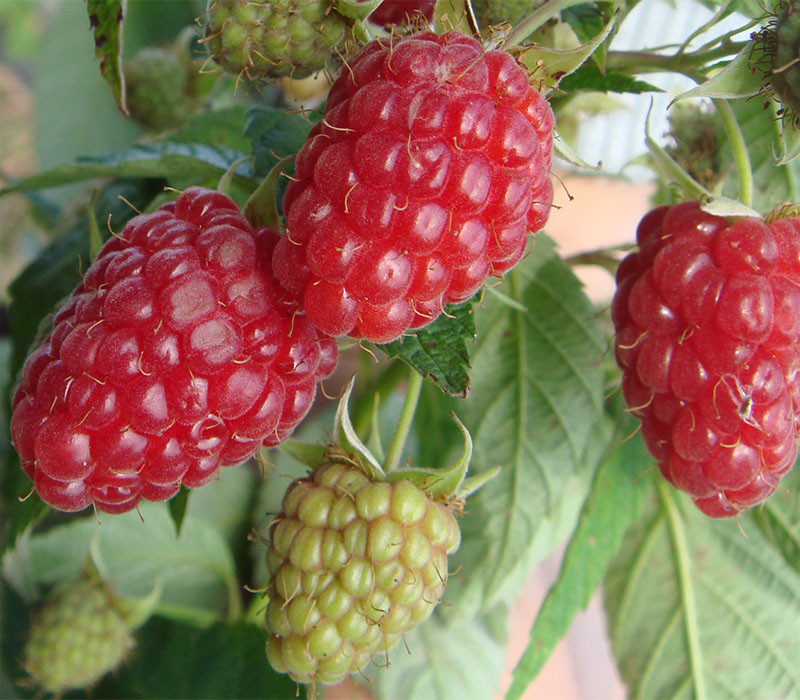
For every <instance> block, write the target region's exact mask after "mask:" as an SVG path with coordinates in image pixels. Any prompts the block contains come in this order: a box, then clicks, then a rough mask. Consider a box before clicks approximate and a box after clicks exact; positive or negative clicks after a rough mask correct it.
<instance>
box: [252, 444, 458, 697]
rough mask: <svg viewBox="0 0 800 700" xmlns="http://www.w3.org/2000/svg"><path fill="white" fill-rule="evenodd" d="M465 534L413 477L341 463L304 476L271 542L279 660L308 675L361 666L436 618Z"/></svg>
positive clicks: (273, 637) (300, 676)
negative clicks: (382, 477)
mask: <svg viewBox="0 0 800 700" xmlns="http://www.w3.org/2000/svg"><path fill="white" fill-rule="evenodd" d="M332 459H333V460H335V458H332ZM460 541H461V534H460V530H459V527H458V523H457V522H456V519H455V517H454V516H453V513H452V512H451V511H450V510H449V509H448V508H447V506H445V505H443V504H442V503H438V502H435V501H433V500H432V499H431V498H429V497H428V496H427V495H426V494H425V493H424V492H423V491H422V490H420V489H419V488H418V487H417V486H415V485H414V484H412V483H411V482H409V481H398V482H396V483H388V482H376V481H371V480H370V479H369V478H368V477H367V476H366V475H365V474H364V472H363V471H361V470H360V469H358V468H357V467H354V466H351V465H350V464H343V463H340V462H337V461H329V462H328V463H326V464H325V465H323V466H321V467H319V468H318V469H316V470H315V471H314V472H313V473H312V474H311V475H310V476H309V477H307V478H304V479H298V480H296V481H295V482H293V483H292V484H291V486H290V487H289V489H288V490H287V492H286V494H285V496H284V499H283V508H282V512H281V513H280V515H278V517H277V518H276V519H275V522H274V523H273V525H272V527H271V530H270V544H269V547H268V550H267V566H268V569H269V585H268V591H269V594H268V595H269V604H268V607H267V613H266V626H267V630H268V632H269V640H268V642H267V658H268V659H269V662H270V664H272V666H273V668H274V669H275V670H277V671H279V672H282V673H288V674H289V676H291V678H292V679H294V680H295V681H297V682H300V683H315V682H319V683H326V684H329V683H338V682H339V681H341V680H342V679H344V678H345V676H347V675H348V674H350V673H356V672H358V671H360V670H361V669H362V668H364V666H366V665H367V664H368V663H369V662H370V660H371V659H372V658H373V657H374V656H376V655H377V654H380V653H385V652H386V651H388V650H389V649H390V648H391V647H392V646H393V645H394V644H395V643H397V641H398V640H399V639H400V637H401V636H402V635H403V634H405V633H406V632H409V631H410V630H412V629H414V628H415V627H417V625H419V624H420V623H421V622H423V621H424V620H426V619H427V618H428V617H429V616H430V614H431V613H432V612H433V610H434V608H435V607H436V606H437V605H438V604H439V601H440V600H441V599H442V595H443V594H444V588H445V584H446V582H447V556H448V555H449V554H451V553H452V552H454V551H455V550H456V549H458V545H459V544H460Z"/></svg>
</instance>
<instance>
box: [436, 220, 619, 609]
mask: <svg viewBox="0 0 800 700" xmlns="http://www.w3.org/2000/svg"><path fill="white" fill-rule="evenodd" d="M501 289H502V290H503V292H504V293H505V294H507V295H508V296H510V297H512V298H513V299H515V300H516V301H517V302H519V304H521V305H522V306H524V307H525V308H526V309H527V312H523V311H520V310H517V309H514V308H511V307H509V306H508V305H507V304H505V303H503V301H502V300H500V299H498V298H496V297H495V296H493V295H486V296H485V297H484V301H483V306H482V307H481V308H480V309H479V310H476V314H477V318H476V324H477V328H478V342H477V345H476V349H475V350H474V352H473V362H472V365H473V367H472V394H471V397H470V400H469V401H466V402H464V403H463V405H460V406H459V407H458V409H457V410H458V414H459V417H461V419H462V420H463V421H464V424H465V425H466V426H467V428H469V430H470V432H471V433H472V437H473V440H474V443H475V453H474V457H473V471H479V470H481V469H487V468H490V467H493V466H495V465H499V466H501V467H502V469H501V471H500V474H499V476H497V477H496V478H495V479H493V480H492V481H491V482H490V483H489V484H487V485H486V486H485V487H484V488H483V489H481V491H479V492H478V493H477V494H476V496H475V497H473V498H472V499H470V501H469V503H470V507H469V509H468V510H469V513H470V514H471V513H472V512H473V511H476V510H479V511H480V513H481V514H482V516H483V517H482V518H480V519H479V520H477V521H476V522H475V524H474V525H473V527H474V528H475V532H474V533H473V534H474V537H475V542H474V543H473V544H472V546H471V547H470V548H469V552H467V551H465V552H464V553H463V555H462V554H461V553H460V554H459V560H460V561H462V562H463V564H464V566H465V568H470V567H471V566H473V565H474V566H476V567H479V569H480V571H481V572H482V573H481V577H480V579H481V580H480V581H477V580H476V581H475V582H474V583H473V585H474V586H476V587H480V589H481V591H482V592H481V597H482V599H483V601H484V605H491V603H492V602H494V601H495V600H498V599H500V598H502V596H503V595H504V594H505V593H506V592H508V590H509V589H510V588H512V587H513V586H515V585H517V584H518V582H519V579H520V576H524V572H525V571H527V569H526V568H525V567H526V565H527V562H528V560H529V557H530V554H531V551H532V548H533V546H534V542H535V536H536V533H537V530H538V529H539V528H540V527H541V526H543V524H544V523H545V522H546V520H547V519H548V518H549V517H550V516H552V515H554V514H555V513H556V512H557V511H558V510H559V508H560V507H561V505H562V504H561V501H562V499H563V498H564V497H565V489H566V488H567V484H568V483H569V482H570V478H571V477H572V476H573V475H574V474H575V473H576V472H578V471H580V470H581V468H583V467H585V466H586V465H590V464H596V461H594V462H593V461H592V460H591V459H588V458H587V455H586V450H587V448H588V447H590V446H591V447H592V449H597V448H598V447H599V449H600V452H601V453H602V450H603V449H604V446H605V444H606V443H604V442H603V443H600V444H599V445H598V444H597V442H598V441H599V440H600V439H601V434H602V433H600V434H598V433H595V435H594V436H592V431H593V430H594V429H595V424H596V423H597V422H598V419H599V418H600V414H601V411H602V394H603V372H602V368H601V364H602V361H603V356H604V354H605V352H606V340H605V338H604V336H603V334H602V332H601V330H600V327H599V325H598V324H597V322H596V321H595V320H594V313H595V312H594V309H593V307H592V305H591V303H590V302H589V300H588V299H587V298H586V297H585V295H584V293H583V291H582V289H581V283H580V282H579V281H578V279H577V278H576V277H575V276H574V274H573V273H572V271H571V270H570V268H569V267H568V266H567V265H566V264H565V263H564V262H563V260H561V258H559V257H558V255H557V254H556V252H555V250H554V246H553V244H552V242H551V241H550V239H548V238H547V237H546V236H544V235H542V234H540V235H539V237H538V239H537V242H536V245H535V246H534V248H533V252H532V254H531V255H530V256H529V257H528V258H527V259H526V260H525V261H524V262H523V263H522V264H521V265H518V266H517V267H516V268H515V269H514V270H513V271H512V273H511V274H510V275H509V276H508V277H507V278H506V280H505V281H504V283H503V285H502V286H501ZM438 428H439V427H438V426H435V425H431V426H430V427H429V428H428V427H427V426H426V427H425V428H423V431H424V432H423V433H422V435H432V434H436V435H441V436H442V437H443V436H444V435H445V434H446V433H440V432H438ZM434 430H436V431H437V432H433V431H434ZM606 439H607V438H606ZM448 444H452V441H449V442H448ZM594 459H595V460H597V459H599V455H598V456H597V457H595V458H594Z"/></svg>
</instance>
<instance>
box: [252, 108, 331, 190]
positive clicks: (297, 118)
mask: <svg viewBox="0 0 800 700" xmlns="http://www.w3.org/2000/svg"><path fill="white" fill-rule="evenodd" d="M319 118H320V115H318V114H316V113H308V114H306V113H300V114H298V113H297V112H287V111H286V110H285V109H278V108H276V107H260V106H258V107H252V108H251V109H250V110H249V111H248V112H247V125H246V126H245V130H244V131H245V134H246V135H247V136H248V137H249V138H250V141H251V144H252V151H253V161H254V164H253V172H254V175H256V176H257V177H265V176H266V175H267V174H268V173H269V171H270V170H272V168H273V167H275V165H276V164H277V163H278V162H279V161H280V160H282V159H284V158H288V157H289V156H293V155H294V154H295V153H297V151H299V150H300V148H301V147H302V145H303V144H304V143H305V140H306V136H307V135H308V132H309V131H310V130H311V127H312V126H313V123H314V122H316V121H319Z"/></svg>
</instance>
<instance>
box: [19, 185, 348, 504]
mask: <svg viewBox="0 0 800 700" xmlns="http://www.w3.org/2000/svg"><path fill="white" fill-rule="evenodd" d="M276 238H277V234H276V233H275V232H274V231H272V230H270V229H266V228H265V229H260V230H259V231H257V232H253V230H252V229H251V228H250V225H249V224H248V223H247V221H246V220H245V218H244V217H243V216H242V215H241V214H240V213H239V211H238V209H237V207H236V204H235V203H234V202H233V200H231V199H230V198H229V197H227V196H225V195H223V194H221V193H219V192H214V191H212V190H205V189H201V188H190V189H188V190H186V192H184V193H183V194H182V195H181V196H180V197H179V198H178V200H177V201H176V202H174V203H170V204H166V205H164V206H162V207H161V208H160V209H159V210H157V211H156V212H154V213H151V214H144V215H140V216H137V217H135V218H134V219H132V220H131V221H130V222H128V225H127V226H126V227H125V228H124V230H123V231H122V233H121V234H119V235H117V236H114V237H112V238H111V239H109V240H108V241H107V242H106V244H105V245H104V246H103V248H102V249H101V251H100V254H99V255H98V257H97V260H96V261H95V262H94V264H92V266H91V267H90V268H89V269H88V270H87V272H86V275H85V277H84V279H83V281H82V282H81V283H80V284H79V285H78V287H77V288H76V289H75V291H74V292H73V294H72V296H71V298H70V299H69V300H68V301H67V303H66V304H65V305H64V306H63V307H62V308H61V309H60V310H59V311H58V313H57V314H56V316H55V318H54V322H53V329H52V332H51V333H50V334H49V335H48V336H47V337H46V338H45V339H44V340H43V342H42V344H41V345H40V346H39V347H38V348H37V349H36V350H35V351H34V352H33V354H32V355H31V356H30V357H29V358H28V360H27V361H26V363H25V366H24V367H23V371H22V379H21V382H20V385H19V387H18V388H17V390H16V392H15V394H14V398H13V402H12V406H13V415H12V419H11V434H12V438H13V441H14V445H15V447H16V448H17V451H18V452H19V455H20V458H21V463H22V467H23V469H24V470H25V471H26V472H27V474H28V475H29V476H30V477H31V479H33V482H34V485H35V487H36V490H37V491H38V492H39V495H40V496H41V497H42V499H43V500H45V501H46V502H47V503H49V504H51V505H52V506H54V507H55V508H58V509H60V510H68V511H75V510H81V509H82V508H85V507H86V506H87V505H89V503H94V504H95V506H96V507H97V508H99V509H100V510H103V511H106V512H110V513H119V512H124V511H127V510H130V509H131V508H133V507H135V505H136V504H137V503H138V502H139V500H140V499H141V498H145V499H147V500H151V501H159V500H166V499H168V498H170V497H171V496H173V495H174V494H175V493H176V492H177V490H178V489H179V488H180V485H181V483H183V484H185V485H186V486H189V487H193V488H194V487H198V486H202V485H203V484H205V483H207V482H208V481H210V480H211V479H212V478H213V477H214V475H215V474H216V471H217V469H218V467H219V466H220V465H232V464H238V463H240V462H242V461H244V460H245V459H247V458H248V457H250V456H251V455H252V454H253V453H254V452H255V451H256V450H257V449H258V448H259V447H260V446H261V444H262V443H263V444H266V445H275V444H277V443H279V442H280V441H281V440H283V439H284V438H285V437H286V436H287V435H289V434H290V433H291V432H292V430H293V429H294V427H295V426H296V425H297V424H298V423H299V421H300V420H301V419H302V418H303V416H304V415H305V413H306V412H307V411H308V409H309V408H310V406H311V403H312V401H313V399H314V394H315V391H316V383H317V381H318V380H319V379H321V378H323V377H325V376H327V374H329V373H330V372H331V371H332V369H333V366H334V365H335V362H336V345H335V343H334V341H333V340H332V339H330V338H322V337H320V335H319V334H318V332H317V331H316V330H315V329H314V328H313V327H312V326H311V325H310V324H309V323H308V322H307V321H306V319H305V317H304V316H303V314H302V312H301V311H300V310H299V309H298V308H297V305H296V304H295V303H293V302H290V301H288V300H286V299H285V298H284V297H285V296H286V295H285V293H284V292H282V291H281V290H280V287H279V286H278V285H277V284H276V283H275V281H274V279H273V278H272V274H271V272H270V270H269V262H268V260H269V256H270V251H271V250H272V248H273V246H274V244H275V239H276Z"/></svg>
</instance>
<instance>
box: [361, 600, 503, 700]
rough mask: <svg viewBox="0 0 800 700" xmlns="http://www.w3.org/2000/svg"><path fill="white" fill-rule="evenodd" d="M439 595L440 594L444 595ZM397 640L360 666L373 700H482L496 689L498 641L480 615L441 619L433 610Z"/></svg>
mask: <svg viewBox="0 0 800 700" xmlns="http://www.w3.org/2000/svg"><path fill="white" fill-rule="evenodd" d="M446 597H447V596H446V595H445V600H446ZM404 637H405V640H406V645H407V647H408V650H409V651H410V653H407V652H406V650H405V649H404V648H403V646H402V645H399V646H397V647H395V648H394V649H393V650H391V651H389V654H388V661H389V664H388V665H386V658H385V657H384V656H383V655H381V656H379V657H378V658H376V659H375V661H373V663H372V665H370V666H369V667H368V668H367V670H366V675H367V677H368V678H369V680H370V681H371V682H370V685H369V688H370V690H371V691H372V692H373V693H375V695H376V696H377V697H378V700H396V699H397V698H403V700H452V699H453V698H459V699H460V700H486V698H491V697H493V696H494V695H495V693H496V692H497V688H498V686H499V685H500V677H501V674H502V671H503V668H504V665H505V650H504V648H503V645H502V644H501V643H499V642H498V641H497V640H496V639H494V638H493V636H492V634H491V633H490V631H489V627H488V626H487V624H486V623H485V622H484V621H483V620H482V619H481V618H467V619H464V618H456V619H453V620H451V621H449V622H448V621H445V620H444V619H443V618H442V617H441V616H440V615H439V614H438V611H437V612H435V613H434V614H433V616H432V617H431V618H430V619H428V620H427V621H426V622H424V623H423V624H422V625H420V626H419V627H418V628H417V629H416V630H414V631H413V632H411V633H410V634H406V635H404Z"/></svg>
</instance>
